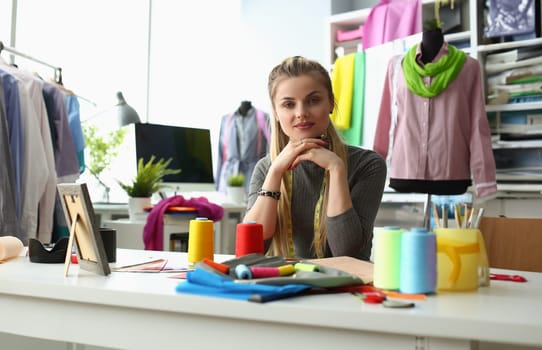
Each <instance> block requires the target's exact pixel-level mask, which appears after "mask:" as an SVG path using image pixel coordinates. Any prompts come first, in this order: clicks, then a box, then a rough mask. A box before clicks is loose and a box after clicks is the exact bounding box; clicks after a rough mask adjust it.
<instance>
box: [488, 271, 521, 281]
mask: <svg viewBox="0 0 542 350" xmlns="http://www.w3.org/2000/svg"><path fill="white" fill-rule="evenodd" d="M489 278H490V279H492V280H497V281H512V282H527V279H526V278H525V277H523V276H520V275H505V274H500V273H490V274H489Z"/></svg>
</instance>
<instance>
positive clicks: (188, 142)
mask: <svg viewBox="0 0 542 350" xmlns="http://www.w3.org/2000/svg"><path fill="white" fill-rule="evenodd" d="M134 134H135V135H134V136H135V148H136V159H135V162H136V164H137V161H138V160H139V159H140V158H143V161H145V162H146V161H148V160H149V159H150V158H151V156H153V155H154V156H155V157H156V159H160V158H164V159H166V160H167V159H169V158H171V159H172V161H171V163H170V165H169V168H171V169H181V172H180V173H179V174H172V175H167V176H165V177H164V179H163V180H164V185H165V186H166V187H165V189H166V190H167V189H169V190H170V191H174V192H187V191H213V190H214V188H215V185H214V177H213V161H212V152H211V136H210V131H209V130H208V129H197V128H187V127H181V126H171V125H160V124H148V123H139V124H135V127H134ZM167 192H169V191H167Z"/></svg>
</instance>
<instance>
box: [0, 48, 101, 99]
mask: <svg viewBox="0 0 542 350" xmlns="http://www.w3.org/2000/svg"><path fill="white" fill-rule="evenodd" d="M2 51H7V52H9V53H11V54H13V55H17V56H20V57H23V58H26V59H27V60H30V61H34V62H36V63H39V64H41V65H44V66H46V67H49V68H52V69H53V70H54V72H55V73H54V80H55V82H56V83H57V84H59V85H64V84H63V82H62V68H60V67H58V66H54V65H52V64H50V63H47V62H44V61H42V60H40V59H37V58H35V57H32V56H30V55H27V54H25V53H22V52H20V51H17V50H16V49H14V48H12V47H9V46H5V45H4V43H3V42H2V41H0V53H1V52H2ZM76 96H77V98H78V99H81V100H83V101H86V102H88V103H90V104H91V105H93V106H96V103H95V102H93V101H91V100H89V99H87V98H84V97H82V96H79V95H76Z"/></svg>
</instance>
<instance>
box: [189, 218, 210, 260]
mask: <svg viewBox="0 0 542 350" xmlns="http://www.w3.org/2000/svg"><path fill="white" fill-rule="evenodd" d="M213 231H214V226H213V222H212V221H211V220H209V219H207V218H196V219H195V220H190V225H189V227H188V266H189V267H194V265H195V264H196V263H197V262H200V261H201V260H203V259H209V260H214V241H213Z"/></svg>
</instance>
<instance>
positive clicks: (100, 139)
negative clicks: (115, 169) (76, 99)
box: [83, 124, 127, 180]
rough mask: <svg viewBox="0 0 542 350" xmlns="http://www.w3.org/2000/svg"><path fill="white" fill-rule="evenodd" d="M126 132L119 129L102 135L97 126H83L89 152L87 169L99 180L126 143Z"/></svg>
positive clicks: (86, 161)
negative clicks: (119, 148)
mask: <svg viewBox="0 0 542 350" xmlns="http://www.w3.org/2000/svg"><path fill="white" fill-rule="evenodd" d="M126 132H127V130H126V129H119V130H113V131H110V132H108V133H106V134H103V135H101V134H100V133H99V132H98V128H97V127H96V126H95V125H89V124H83V137H84V139H85V146H86V149H87V150H88V159H87V160H85V163H86V167H87V168H88V170H89V171H90V173H91V174H92V175H93V176H94V177H96V178H98V180H99V176H100V174H101V173H102V171H104V170H105V169H107V168H108V167H109V166H110V165H111V163H112V162H113V160H114V159H115V157H116V156H117V155H118V150H117V148H118V147H119V146H120V145H121V144H122V142H123V141H124V136H125V135H126Z"/></svg>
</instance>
